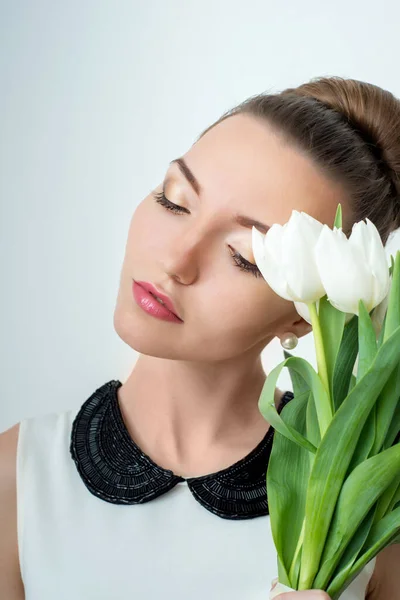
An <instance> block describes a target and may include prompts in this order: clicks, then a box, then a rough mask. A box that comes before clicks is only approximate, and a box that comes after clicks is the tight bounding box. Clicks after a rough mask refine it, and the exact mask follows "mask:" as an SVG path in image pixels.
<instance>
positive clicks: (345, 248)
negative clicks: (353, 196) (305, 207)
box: [315, 219, 389, 315]
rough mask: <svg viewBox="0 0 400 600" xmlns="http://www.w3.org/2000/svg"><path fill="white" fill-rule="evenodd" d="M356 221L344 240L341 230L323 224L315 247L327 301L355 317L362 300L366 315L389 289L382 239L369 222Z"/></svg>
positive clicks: (387, 269) (344, 236)
mask: <svg viewBox="0 0 400 600" xmlns="http://www.w3.org/2000/svg"><path fill="white" fill-rule="evenodd" d="M366 221H367V222H366V223H365V222H364V221H359V222H358V223H355V224H354V225H353V228H352V232H351V234H350V237H349V238H347V237H346V235H345V234H344V233H343V231H342V229H341V228H339V229H338V228H336V227H335V228H334V229H333V230H332V229H330V228H329V227H328V226H327V225H324V226H323V228H322V231H321V234H320V237H319V239H318V242H317V244H316V245H315V260H316V264H317V267H318V271H319V275H320V277H321V281H322V284H323V287H324V288H325V290H326V294H327V295H328V300H329V302H330V303H331V304H332V305H333V306H334V307H335V308H337V309H338V310H341V311H342V312H345V313H351V314H354V315H358V303H359V300H360V299H362V300H363V302H364V304H365V307H366V309H367V311H368V312H370V311H371V310H372V309H373V308H374V307H375V306H377V305H378V304H379V303H380V302H381V301H382V300H383V299H384V297H385V296H386V295H387V293H388V290H389V268H388V265H387V258H386V254H385V249H384V246H383V244H382V240H381V238H380V236H379V233H378V230H377V229H376V227H375V225H374V224H373V223H372V222H371V221H370V220H369V219H366Z"/></svg>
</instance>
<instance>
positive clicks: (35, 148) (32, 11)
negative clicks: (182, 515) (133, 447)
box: [0, 0, 400, 430]
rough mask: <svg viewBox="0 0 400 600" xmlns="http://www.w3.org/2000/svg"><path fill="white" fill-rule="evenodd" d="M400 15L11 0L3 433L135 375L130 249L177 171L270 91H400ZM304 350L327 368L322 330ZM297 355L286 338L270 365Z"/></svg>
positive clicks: (7, 22) (0, 266) (2, 176)
mask: <svg viewBox="0 0 400 600" xmlns="http://www.w3.org/2000/svg"><path fill="white" fill-rule="evenodd" d="M399 22H400V8H399V4H398V2H397V0H391V1H386V2H385V1H381V2H379V3H378V4H377V3H376V2H372V1H371V0H369V1H366V0H359V1H352V0H350V1H349V0H346V1H345V0H336V1H335V2H331V3H325V2H321V1H320V0H318V1H317V0H314V1H308V2H307V1H302V2H298V0H290V1H289V0H286V2H282V1H279V2H278V1H266V0H259V1H255V0H246V1H245V2H243V1H242V0H225V1H224V0H219V1H218V0H196V1H190V0H186V1H185V0H180V1H179V0H142V1H138V0H137V1H133V0H132V1H128V0H109V1H104V0H103V1H100V0H69V1H68V2H64V1H61V0H47V1H44V0H35V1H33V0H25V1H21V0H9V1H8V2H5V1H3V0H0V85H1V94H0V170H1V173H0V240H1V241H0V244H1V245H0V274H1V280H0V286H1V294H0V319H1V320H0V328H1V336H0V377H1V392H0V430H2V429H5V428H7V427H9V426H11V425H12V424H13V423H15V422H16V421H19V420H21V419H22V418H25V417H29V416H34V415H38V414H43V413H46V412H53V411H59V410H63V409H65V408H70V407H71V408H72V407H77V406H79V405H80V404H82V402H83V401H84V400H85V399H86V398H87V397H88V396H89V395H90V394H91V393H92V392H93V391H94V389H95V388H97V387H99V386H100V385H102V384H103V383H105V382H106V381H108V380H109V379H114V378H115V379H117V378H119V379H121V380H124V378H125V377H126V376H127V375H128V373H129V371H130V369H131V367H132V365H133V364H134V361H135V360H136V358H137V355H136V353H135V352H134V351H133V350H131V349H130V348H129V347H127V346H126V345H125V344H124V343H123V342H122V341H121V340H120V339H119V338H118V336H117V334H116V333H115V332H114V329H113V324H112V318H113V311H114V305H115V299H116V294H117V287H118V279H119V273H120V267H121V263H122V259H123V254H124V245H125V241H126V235H127V230H128V225H129V221H130V217H131V214H132V211H133V210H134V209H135V206H136V205H137V204H138V203H139V202H140V201H141V200H142V198H144V197H145V196H146V195H147V194H148V193H149V191H150V190H151V189H153V188H154V187H155V186H156V185H157V184H158V183H159V182H160V181H161V178H162V176H163V174H164V171H165V169H166V166H167V164H168V162H169V161H170V160H171V159H172V158H175V157H177V156H179V155H180V154H182V153H184V152H185V151H186V150H187V148H188V147H189V146H190V145H191V144H192V143H193V141H194V139H195V137H196V136H197V135H198V134H199V132H200V131H201V130H202V129H204V128H205V127H206V126H207V125H208V124H209V123H210V122H211V121H213V120H215V119H216V118H218V117H219V116H220V114H221V113H222V112H223V111H225V110H227V109H228V108H230V107H231V106H233V105H234V104H236V103H237V102H239V101H241V100H243V99H244V98H246V97H247V96H249V95H252V94H255V93H257V92H261V91H279V90H280V89H283V88H284V87H286V86H294V85H297V84H300V83H302V82H303V81H306V80H308V79H310V78H311V77H314V76H318V75H341V76H344V77H354V78H357V79H363V80H366V81H370V82H373V83H376V84H378V85H381V86H383V87H387V88H388V89H390V90H391V91H392V92H394V93H395V94H396V95H400V77H399V74H398V73H399V68H398V67H399V50H398V47H399V46H398V37H399ZM398 246H399V242H398V237H397V234H396V235H395V236H393V238H392V241H391V245H390V246H389V247H388V251H392V252H393V251H394V250H393V248H394V247H398ZM294 353H296V354H301V355H303V356H305V357H306V358H307V359H308V360H310V361H311V362H313V361H314V356H313V339H312V335H311V334H310V335H309V336H307V337H306V338H303V339H302V340H301V341H300V343H299V346H298V347H297V349H296V351H295V352H294ZM282 358H283V354H282V349H281V347H280V345H279V342H278V341H277V340H274V341H273V342H272V343H271V344H270V346H269V347H268V348H267V350H266V351H265V352H264V355H263V360H264V364H265V368H266V370H267V372H268V371H269V370H270V369H271V368H272V367H273V366H275V364H277V363H278V362H280V361H281V360H282ZM278 385H279V387H281V389H288V388H290V379H289V374H288V372H287V371H285V373H284V374H283V375H282V377H281V379H280V380H279V382H278Z"/></svg>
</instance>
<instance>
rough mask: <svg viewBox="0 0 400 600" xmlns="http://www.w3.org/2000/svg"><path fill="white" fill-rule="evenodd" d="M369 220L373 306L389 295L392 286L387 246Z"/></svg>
mask: <svg viewBox="0 0 400 600" xmlns="http://www.w3.org/2000/svg"><path fill="white" fill-rule="evenodd" d="M366 221H367V230H368V236H369V239H370V256H369V264H370V268H371V271H372V275H373V278H374V294H373V307H375V306H377V305H378V304H380V302H382V300H383V299H384V298H385V297H386V296H387V294H388V292H389V287H390V275H389V266H388V260H387V256H386V251H385V247H384V245H383V244H382V240H381V237H380V235H379V232H378V230H377V228H376V227H375V225H374V224H373V223H372V221H370V220H369V219H366Z"/></svg>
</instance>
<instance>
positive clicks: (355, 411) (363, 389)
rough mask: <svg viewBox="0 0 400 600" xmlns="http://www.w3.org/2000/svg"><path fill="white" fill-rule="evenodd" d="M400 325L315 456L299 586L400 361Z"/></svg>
mask: <svg viewBox="0 0 400 600" xmlns="http://www.w3.org/2000/svg"><path fill="white" fill-rule="evenodd" d="M399 344H400V327H399V328H398V329H396V330H395V331H394V332H393V333H392V335H391V336H390V337H389V338H388V339H387V340H386V342H384V344H382V346H381V348H380V349H379V351H378V352H377V354H376V357H375V360H374V361H373V363H372V365H371V368H370V369H369V371H368V372H367V373H366V374H365V375H364V377H363V378H362V379H360V381H359V382H358V383H357V384H356V385H355V387H354V388H353V389H352V391H351V392H350V394H349V395H348V396H347V398H346V399H345V400H344V401H343V403H342V405H341V406H340V408H339V409H338V410H337V412H336V413H335V415H334V417H333V419H332V421H331V423H330V425H329V427H328V429H327V430H326V432H325V435H324V437H323V438H322V440H321V443H320V445H319V447H318V450H317V453H316V455H315V460H314V464H313V468H312V471H311V475H310V480H309V483H308V489H307V500H306V528H305V534H304V548H303V560H302V565H301V573H300V581H299V589H300V590H301V589H305V590H307V589H310V587H311V585H312V583H313V580H314V578H315V576H316V574H317V571H318V565H319V561H320V559H321V554H322V551H323V548H324V544H325V539H326V536H327V533H328V529H329V525H330V522H331V519H332V515H333V512H334V509H335V506H336V501H337V498H338V496H339V493H340V490H341V487H342V485H343V481H344V477H345V474H346V471H347V468H348V466H349V464H350V461H351V458H352V455H353V452H354V450H355V447H356V445H357V442H358V439H359V436H360V434H361V432H362V429H363V427H364V424H365V422H366V420H367V417H368V414H369V413H370V411H371V409H372V407H373V405H374V403H375V401H376V398H377V396H378V395H379V393H380V392H381V390H382V388H383V386H384V385H385V383H386V381H387V379H388V378H389V376H390V374H391V372H392V371H393V369H394V368H395V366H396V365H397V364H398V361H399V350H398V347H399Z"/></svg>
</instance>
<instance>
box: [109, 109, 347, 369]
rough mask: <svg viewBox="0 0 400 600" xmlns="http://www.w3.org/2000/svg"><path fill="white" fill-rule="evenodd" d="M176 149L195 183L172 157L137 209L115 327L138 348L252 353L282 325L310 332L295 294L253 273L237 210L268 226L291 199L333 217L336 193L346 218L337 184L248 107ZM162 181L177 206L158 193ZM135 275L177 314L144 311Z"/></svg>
mask: <svg viewBox="0 0 400 600" xmlns="http://www.w3.org/2000/svg"><path fill="white" fill-rule="evenodd" d="M182 158H183V160H184V163H185V164H186V165H187V167H188V169H190V171H191V172H192V174H193V176H194V177H195V179H196V180H197V182H198V186H199V187H200V190H198V191H195V189H194V188H195V187H196V186H195V185H192V184H191V183H190V181H189V179H190V177H189V178H188V177H186V176H185V174H184V172H183V171H184V169H183V168H181V167H180V165H179V164H178V163H177V162H173V163H171V164H170V165H169V167H168V169H167V171H166V174H165V178H164V181H163V182H162V183H160V185H159V186H158V187H157V188H156V189H155V190H153V192H152V193H150V194H149V195H148V196H147V197H146V198H145V199H144V200H143V201H142V202H141V203H140V204H139V206H138V207H137V209H136V210H135V212H134V214H133V217H132V220H131V223H130V228H129V234H128V240H127V244H126V249H125V258H124V262H123V266H122V271H121V277H120V287H119V291H118V297H117V303H116V307H115V312H114V327H115V329H116V331H117V333H118V335H119V336H120V337H121V338H122V339H123V341H125V342H126V343H127V344H128V345H129V346H131V347H132V348H134V349H135V350H137V351H138V352H140V353H142V354H148V355H151V356H156V357H161V358H168V359H177V360H190V361H219V360H227V359H232V358H235V357H238V356H241V355H243V354H244V353H247V352H250V353H251V352H254V353H255V354H256V353H257V354H258V353H259V352H261V350H262V349H263V348H264V347H265V345H266V344H267V343H269V341H270V340H271V339H273V338H274V337H275V336H282V335H283V334H285V333H286V332H289V331H290V332H294V333H296V334H297V336H298V337H301V336H302V335H304V334H305V333H308V332H309V331H310V326H309V324H308V323H306V322H305V321H304V320H303V319H302V318H301V317H300V316H299V315H298V313H297V312H296V310H295V308H294V305H293V303H292V302H289V301H287V300H284V299H282V298H281V297H280V296H278V295H277V294H276V293H275V292H274V291H273V290H272V289H271V288H270V287H269V285H268V284H267V283H266V281H265V280H264V279H263V278H262V277H261V276H256V275H259V272H258V270H257V267H256V266H255V265H254V257H253V254H252V244H251V240H252V233H251V226H247V227H245V226H243V224H242V223H238V222H236V221H235V216H236V215H244V216H246V217H249V218H251V219H254V220H257V221H260V222H261V223H264V224H265V225H266V226H271V225H272V224H273V223H280V224H284V223H286V222H287V221H288V220H289V218H290V216H291V213H292V210H293V209H296V210H298V211H304V212H306V213H308V214H310V215H312V216H313V217H315V218H316V219H318V220H319V221H321V222H323V223H327V224H328V225H329V226H332V224H333V221H334V218H335V213H336V208H337V204H338V203H339V202H342V206H343V219H344V221H345V220H346V203H345V202H344V200H343V198H344V192H343V191H342V190H341V188H340V187H339V185H335V184H333V183H332V182H331V181H329V180H328V179H327V178H326V177H325V176H324V175H323V174H322V173H321V172H320V171H319V170H318V169H317V168H316V167H315V166H314V165H313V163H312V162H311V160H310V159H309V158H307V157H305V156H304V155H302V154H301V153H300V152H299V151H298V150H297V149H295V148H294V147H292V146H290V145H287V144H286V143H285V142H284V141H283V140H282V139H281V138H280V137H279V136H278V135H276V134H275V133H274V132H273V130H272V129H270V128H269V126H268V124H267V123H264V122H261V121H259V120H257V119H255V118H254V117H251V116H249V115H235V116H233V117H229V118H227V119H226V120H224V121H222V122H221V123H219V124H218V125H216V126H215V127H213V128H212V129H210V130H209V131H208V132H207V133H206V134H205V135H204V136H203V137H202V138H200V140H199V141H197V142H196V143H195V144H194V145H193V146H192V147H191V148H190V149H189V150H188V152H186V153H185V154H184V155H183V157H182ZM163 186H164V194H165V196H166V198H167V199H168V201H169V203H173V204H175V205H176V206H177V207H178V208H176V209H175V212H174V211H173V210H170V209H168V208H166V207H165V206H163V205H162V204H160V203H159V202H157V201H156V198H155V196H154V194H160V193H162V191H163ZM172 208H173V207H172ZM258 228H259V229H260V230H261V226H259V227H258ZM234 253H238V254H240V255H241V256H242V257H243V260H244V261H247V262H249V263H253V265H252V266H250V267H249V270H247V271H245V270H241V269H240V268H239V267H238V266H237V264H236V263H235V259H234V258H233V256H232V255H233V254H234ZM133 280H135V281H146V282H150V283H152V284H153V285H154V286H155V287H156V288H158V290H159V291H161V292H163V293H165V294H166V295H168V296H169V297H170V298H171V299H172V301H173V303H174V305H175V307H176V310H177V313H178V314H179V316H180V317H181V319H182V320H183V323H173V322H168V321H163V320H160V319H158V318H156V317H154V316H152V315H150V314H148V313H147V312H144V310H143V309H142V308H141V307H140V306H139V305H138V304H137V303H136V302H135V300H134V298H133V294H132V283H133Z"/></svg>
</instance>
